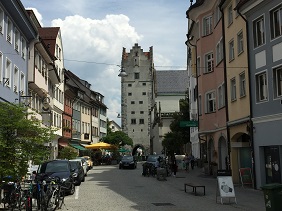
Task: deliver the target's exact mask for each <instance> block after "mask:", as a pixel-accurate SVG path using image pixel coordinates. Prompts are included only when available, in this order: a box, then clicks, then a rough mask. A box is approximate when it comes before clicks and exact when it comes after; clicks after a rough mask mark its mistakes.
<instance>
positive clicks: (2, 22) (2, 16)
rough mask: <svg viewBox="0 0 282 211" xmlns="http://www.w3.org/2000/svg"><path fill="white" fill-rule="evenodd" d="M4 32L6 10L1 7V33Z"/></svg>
mask: <svg viewBox="0 0 282 211" xmlns="http://www.w3.org/2000/svg"><path fill="white" fill-rule="evenodd" d="M3 32H4V12H3V10H1V9H0V33H1V34H3Z"/></svg>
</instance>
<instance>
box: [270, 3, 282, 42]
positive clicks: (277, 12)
mask: <svg viewBox="0 0 282 211" xmlns="http://www.w3.org/2000/svg"><path fill="white" fill-rule="evenodd" d="M270 27H271V39H274V38H276V37H279V36H281V35H282V5H279V6H278V7H276V8H275V9H274V10H272V11H270Z"/></svg>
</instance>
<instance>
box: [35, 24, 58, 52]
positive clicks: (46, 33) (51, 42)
mask: <svg viewBox="0 0 282 211" xmlns="http://www.w3.org/2000/svg"><path fill="white" fill-rule="evenodd" d="M59 30H60V27H43V28H38V32H39V36H40V37H41V38H42V39H43V42H44V44H45V45H46V46H48V48H49V51H50V52H51V54H52V55H53V56H55V49H56V38H57V36H58V33H59Z"/></svg>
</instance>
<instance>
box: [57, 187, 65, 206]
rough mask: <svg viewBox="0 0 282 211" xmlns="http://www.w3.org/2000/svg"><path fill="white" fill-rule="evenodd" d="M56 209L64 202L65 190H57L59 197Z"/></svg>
mask: <svg viewBox="0 0 282 211" xmlns="http://www.w3.org/2000/svg"><path fill="white" fill-rule="evenodd" d="M58 199H59V200H58V209H61V208H62V206H63V204H64V202H65V191H63V190H60V191H59V198H58Z"/></svg>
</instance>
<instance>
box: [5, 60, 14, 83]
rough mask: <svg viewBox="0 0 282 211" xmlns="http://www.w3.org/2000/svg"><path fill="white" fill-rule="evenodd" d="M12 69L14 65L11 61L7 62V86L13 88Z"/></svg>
mask: <svg viewBox="0 0 282 211" xmlns="http://www.w3.org/2000/svg"><path fill="white" fill-rule="evenodd" d="M11 68H12V63H11V61H10V60H9V59H7V60H6V70H5V77H4V78H5V81H4V83H5V85H6V86H8V87H11V84H10V83H11V81H10V80H11Z"/></svg>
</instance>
